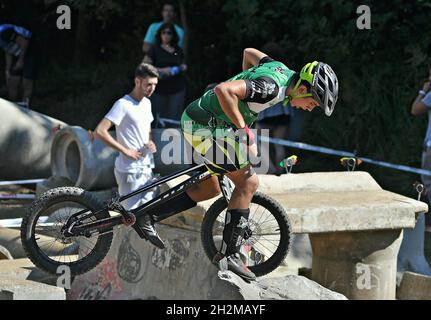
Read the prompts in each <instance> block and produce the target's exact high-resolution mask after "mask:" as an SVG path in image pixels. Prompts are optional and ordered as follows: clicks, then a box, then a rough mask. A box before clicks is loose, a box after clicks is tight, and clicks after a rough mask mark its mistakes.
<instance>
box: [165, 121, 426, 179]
mask: <svg viewBox="0 0 431 320" xmlns="http://www.w3.org/2000/svg"><path fill="white" fill-rule="evenodd" d="M159 120H161V121H164V122H166V123H172V124H178V125H180V124H181V122H180V121H178V120H172V119H166V118H160V119H159ZM258 137H259V138H260V139H261V140H262V141H265V142H269V143H273V144H278V145H282V146H286V147H291V148H296V149H303V150H308V151H314V152H319V153H325V154H330V155H333V156H341V157H349V158H356V159H360V160H362V161H363V162H366V163H371V164H374V165H377V166H381V167H385V168H391V169H395V170H400V171H405V172H411V173H417V174H421V175H424V176H431V170H425V169H419V168H413V167H409V166H405V165H400V164H393V163H389V162H385V161H378V160H373V159H370V158H365V157H358V156H357V155H356V154H354V153H352V152H346V151H341V150H335V149H330V148H326V147H317V146H313V145H311V144H307V143H302V142H295V141H289V140H284V139H278V138H270V137H263V136H258Z"/></svg>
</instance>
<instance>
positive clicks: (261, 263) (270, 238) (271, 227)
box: [201, 192, 292, 276]
mask: <svg viewBox="0 0 431 320" xmlns="http://www.w3.org/2000/svg"><path fill="white" fill-rule="evenodd" d="M226 209H227V202H226V199H225V198H224V197H222V198H219V199H218V200H216V201H215V202H214V203H213V204H212V205H211V207H210V208H209V209H208V211H207V212H206V214H205V217H204V219H203V221H202V230H201V238H202V245H203V248H204V250H205V253H206V254H207V256H208V258H209V259H210V260H213V258H214V256H215V255H216V254H217V253H218V251H219V250H218V249H219V248H220V247H221V241H222V238H223V229H224V225H225V217H226ZM291 230H292V229H291V226H290V223H289V219H288V217H287V214H286V212H285V210H284V209H283V207H282V206H281V205H280V204H279V203H278V202H276V201H275V200H274V199H272V198H271V197H269V196H267V195H265V194H263V193H261V192H256V193H255V194H254V196H253V199H252V201H251V204H250V216H249V219H248V226H247V227H246V232H245V235H244V237H243V238H242V239H241V252H242V253H243V254H244V256H245V257H246V265H247V266H248V267H249V269H250V270H251V271H252V272H254V274H255V275H256V276H263V275H265V274H268V273H270V272H271V271H273V270H274V269H276V268H277V267H278V266H279V265H280V264H281V263H282V262H283V260H284V259H285V257H286V255H287V253H288V252H289V249H290V243H291Z"/></svg>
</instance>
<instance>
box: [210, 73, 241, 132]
mask: <svg viewBox="0 0 431 320" xmlns="http://www.w3.org/2000/svg"><path fill="white" fill-rule="evenodd" d="M246 91H247V87H246V83H245V81H244V80H234V81H229V82H222V83H220V84H219V85H217V86H216V87H215V88H214V93H215V94H216V95H217V99H218V101H219V102H220V106H221V108H222V110H223V112H224V113H225V114H226V116H227V117H228V118H229V119H230V120H231V121H232V123H233V124H234V125H235V126H236V127H237V128H244V127H245V121H244V118H243V116H242V115H241V112H240V111H239V109H238V100H243V99H244V98H245V95H246Z"/></svg>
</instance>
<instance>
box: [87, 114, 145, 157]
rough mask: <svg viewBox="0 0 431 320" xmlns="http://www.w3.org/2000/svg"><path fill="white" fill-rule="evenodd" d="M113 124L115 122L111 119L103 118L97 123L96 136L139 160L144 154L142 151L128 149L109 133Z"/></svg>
mask: <svg viewBox="0 0 431 320" xmlns="http://www.w3.org/2000/svg"><path fill="white" fill-rule="evenodd" d="M112 125H113V123H112V122H111V121H110V120H108V119H106V118H103V119H102V121H100V122H99V124H98V125H97V127H96V130H94V136H95V137H96V138H98V139H100V140H102V141H103V142H104V143H106V144H107V145H108V146H110V147H111V148H114V149H115V150H117V151H119V152H121V153H123V154H125V155H126V156H128V157H130V158H132V159H135V160H138V159H139V158H140V157H141V156H142V153H141V152H139V151H137V150H130V149H127V148H126V147H124V146H123V145H122V144H121V143H119V142H118V141H117V140H115V139H114V138H113V137H112V136H111V135H110V134H109V129H110V128H111V127H112Z"/></svg>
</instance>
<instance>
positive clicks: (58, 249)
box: [21, 187, 113, 276]
mask: <svg viewBox="0 0 431 320" xmlns="http://www.w3.org/2000/svg"><path fill="white" fill-rule="evenodd" d="M103 208H104V205H103V203H101V202H100V201H99V200H98V199H97V198H95V197H94V196H92V195H91V194H90V193H88V192H86V191H84V190H83V189H80V188H75V187H60V188H55V189H51V190H48V191H46V192H45V193H44V194H42V196H41V197H40V198H39V199H37V200H36V201H35V202H33V203H32V205H31V206H30V208H29V209H28V211H27V214H26V216H25V217H24V219H23V222H22V225H21V241H22V244H23V247H24V250H25V251H26V253H27V255H28V257H29V258H30V260H31V261H32V262H33V263H34V264H35V265H36V266H37V267H38V268H40V269H42V270H45V271H47V272H48V273H51V274H57V272H58V267H60V266H67V267H69V268H70V271H71V275H72V276H74V275H79V274H82V273H85V272H87V271H89V270H91V269H93V268H94V267H95V266H97V265H98V264H99V263H100V262H101V261H102V260H103V258H104V257H105V256H106V254H107V253H108V251H109V248H110V246H111V242H112V237H113V234H112V232H110V233H105V234H102V235H95V236H92V237H84V236H75V237H65V236H64V235H63V234H62V232H61V229H62V228H63V226H64V225H65V224H66V222H67V220H68V218H69V217H70V216H71V215H73V214H75V213H77V212H79V211H82V212H83V213H82V214H83V215H84V220H83V223H87V222H93V221H97V220H100V219H103V218H108V217H109V213H108V211H105V210H101V209H103ZM99 210H101V211H100V213H98V214H97V215H94V214H93V213H94V212H96V211H99ZM86 215H88V218H85V216H86Z"/></svg>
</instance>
